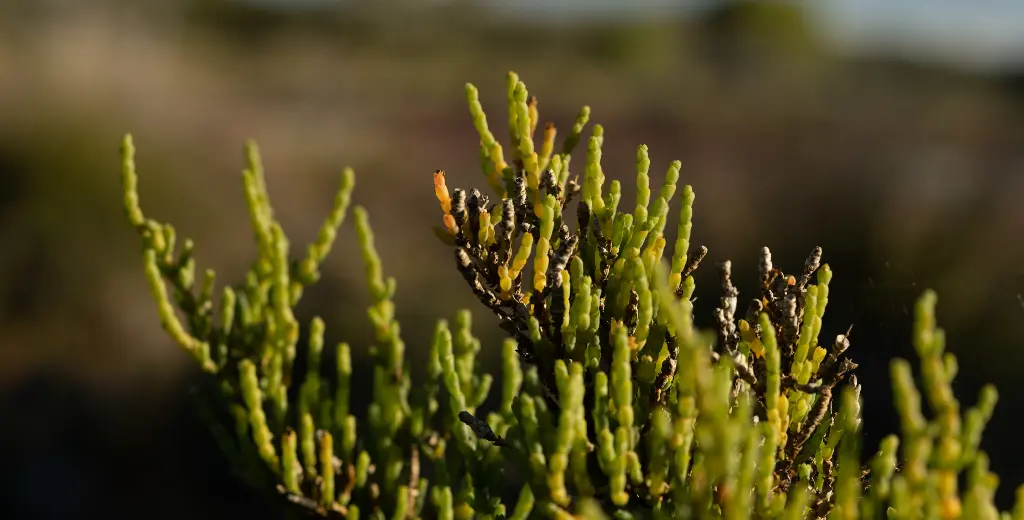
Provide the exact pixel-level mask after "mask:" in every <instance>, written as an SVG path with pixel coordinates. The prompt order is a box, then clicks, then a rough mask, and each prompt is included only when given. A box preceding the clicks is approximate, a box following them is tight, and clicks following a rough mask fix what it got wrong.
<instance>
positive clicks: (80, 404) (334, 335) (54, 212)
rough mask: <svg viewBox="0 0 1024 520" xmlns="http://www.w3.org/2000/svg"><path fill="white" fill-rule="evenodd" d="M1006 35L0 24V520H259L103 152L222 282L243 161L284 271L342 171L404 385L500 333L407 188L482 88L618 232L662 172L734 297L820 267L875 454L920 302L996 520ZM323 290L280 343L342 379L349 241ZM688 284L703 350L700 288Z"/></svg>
mask: <svg viewBox="0 0 1024 520" xmlns="http://www.w3.org/2000/svg"><path fill="white" fill-rule="evenodd" d="M1022 22H1024V9H1022V8H1020V7H1014V6H1013V5H1012V3H1011V2H997V1H975V2H969V3H966V2H965V3H954V2H925V1H910V0H908V1H905V2H885V1H882V0H877V1H866V0H856V1H854V0H848V1H839V0H836V1H832V2H824V3H810V2H808V3H802V2H789V3H764V2H760V3H734V2H703V3H691V4H685V5H681V4H678V3H676V2H670V1H667V0H665V1H662V2H650V1H648V2H637V3H625V2H614V1H611V0H604V1H589V2H588V1H585V0H576V1H570V0H563V1H561V2H540V1H529V2H512V1H499V0H487V1H485V0H461V1H440V0H437V1H391V0H375V1H368V0H366V1H356V0H347V1H342V0H330V1H329V0H320V1H315V0H304V1H298V0H292V1H286V0H276V1H274V0H260V1H256V0H248V1H242V0H237V1H228V0H173V1H172V0H166V1H162V2H129V1H125V0H103V1H101V0H93V1H72V0H63V1H62V0H7V1H5V2H3V3H0V421H2V427H0V461H3V462H2V464H0V517H3V518H20V519H30V518H45V519H50V518H60V519H70V518H87V517H88V518H93V517H122V516H123V517H125V518H151V519H162V518H168V519H169V518H195V519H203V518H211V519H213V518H217V519H220V518H225V517H234V516H241V515H248V516H249V517H250V518H275V513H274V511H273V509H272V508H269V507H267V505H266V503H264V502H261V501H260V499H258V498H256V497H255V495H253V494H252V493H251V492H250V491H249V490H247V489H245V488H243V487H241V486H240V485H239V484H237V483H236V481H235V480H234V479H233V477H232V475H231V473H230V470H229V468H227V467H226V465H225V464H224V462H223V461H222V460H221V459H220V457H219V455H218V453H217V450H216V447H215V446H214V444H213V442H212V441H211V439H210V438H209V437H208V436H207V434H206V431H205V429H204V427H203V425H202V423H201V422H200V421H199V420H198V419H197V418H196V416H195V415H194V414H193V411H192V408H191V406H190V403H189V401H188V388H189V385H190V383H191V382H192V381H193V380H194V379H193V378H194V377H195V375H196V374H195V372H196V370H195V367H193V365H192V362H191V359H190V358H188V357H187V356H185V355H184V354H183V353H182V352H180V351H179V350H178V349H177V348H176V346H175V345H174V344H172V343H171V342H170V341H169V340H168V338H167V337H165V335H164V334H163V332H162V331H161V329H160V327H159V324H158V321H157V314H156V308H155V306H154V304H153V302H152V301H151V299H150V295H149V293H148V291H147V287H146V283H145V280H144V277H143V274H142V269H141V267H142V264H141V259H140V257H139V243H138V240H137V237H136V236H135V234H134V232H133V230H132V229H131V228H130V227H129V226H128V225H127V224H126V223H125V221H124V218H123V214H122V209H121V198H120V197H121V191H120V184H119V182H120V181H119V168H120V165H119V159H118V145H119V142H120V138H121V136H122V134H123V133H124V132H128V131H130V132H132V133H133V134H134V136H135V142H136V145H137V148H138V155H137V163H138V166H139V170H140V174H141V190H142V202H143V207H144V209H145V210H146V211H147V213H149V214H150V215H151V216H155V217H157V218H159V219H162V220H165V221H170V222H173V223H175V224H176V226H177V227H178V230H179V234H180V235H185V236H190V237H192V238H193V239H194V240H195V241H196V243H197V245H198V260H199V262H200V264H201V267H212V268H214V269H216V270H217V271H218V273H219V274H220V280H221V281H225V280H227V281H232V282H233V281H237V280H238V278H239V276H240V275H241V273H243V272H244V270H245V269H246V268H247V266H248V262H249V260H250V259H251V258H252V255H253V254H254V250H253V247H252V245H251V238H252V235H251V232H250V231H249V228H248V221H247V220H248V219H247V215H246V212H245V208H244V201H243V197H242V190H241V180H240V171H241V167H242V154H241V145H242V143H243V141H244V140H245V139H246V138H250V137H251V138H255V139H256V140H257V141H258V142H259V143H260V144H261V148H262V152H263V156H264V161H265V164H266V168H267V172H268V179H267V182H268V184H269V189H270V192H271V197H272V199H273V202H274V204H275V207H276V209H277V212H278V215H279V217H280V219H281V220H282V221H283V223H284V225H285V227H286V230H287V231H288V232H289V233H290V234H291V236H292V239H293V240H292V241H293V243H294V244H299V245H301V244H303V243H306V242H308V241H309V240H311V239H312V238H313V237H314V234H315V232H316V229H317V227H318V225H319V222H320V219H321V218H322V217H323V215H325V214H326V212H327V211H328V209H329V207H330V204H331V202H332V195H331V193H332V192H333V190H334V189H335V187H336V185H337V183H338V180H339V172H340V170H341V168H342V167H343V166H346V165H351V166H353V167H354V168H355V169H356V172H357V187H356V191H355V195H354V199H355V203H357V204H361V205H364V206H365V207H367V209H368V210H369V211H370V215H371V219H372V222H373V225H374V227H375V231H376V236H377V245H378V247H379V250H380V253H381V256H382V258H383V262H384V266H385V269H386V271H387V273H388V274H390V275H393V276H395V277H396V278H397V279H398V282H399V291H398V295H397V304H398V309H399V310H398V317H399V319H400V321H401V323H402V325H403V332H404V337H405V340H406V342H407V344H408V345H409V347H410V350H411V355H412V356H414V358H422V350H423V348H424V347H425V345H426V344H427V342H428V338H429V335H430V331H431V329H432V327H433V323H434V321H435V320H436V319H438V318H442V317H445V318H451V317H452V315H453V314H454V312H455V310H456V309H458V308H460V307H468V308H471V309H476V310H478V312H477V313H476V316H477V321H476V324H475V330H476V332H477V333H478V335H479V336H481V337H482V338H483V339H484V341H485V344H487V345H490V346H492V347H494V350H492V351H490V353H488V354H485V355H486V356H487V363H489V364H490V365H491V366H493V365H494V363H493V353H494V351H495V350H496V349H497V347H498V344H499V342H500V338H501V337H500V333H499V331H498V330H497V328H496V326H495V323H494V322H493V320H492V319H491V318H490V317H489V316H487V314H486V313H485V312H482V309H480V307H479V306H478V305H477V304H476V302H475V301H474V299H473V297H472V295H471V294H470V292H469V290H468V289H467V288H466V287H465V286H464V285H463V283H462V281H461V278H460V276H459V275H458V273H457V272H456V271H455V269H454V268H453V266H452V262H451V254H450V251H449V250H448V249H447V248H446V247H444V246H442V245H441V244H440V243H438V242H437V241H436V238H435V237H434V235H433V234H432V232H431V231H430V229H429V228H430V226H431V225H432V224H435V223H437V222H439V220H440V219H439V214H438V208H437V206H436V204H437V203H436V200H435V199H434V196H433V194H432V190H431V175H430V174H431V173H432V172H433V171H434V170H435V169H438V168H443V169H445V170H447V171H448V182H449V185H450V186H456V187H465V188H469V187H474V186H479V187H485V182H484V179H483V176H482V175H481V174H480V172H479V169H478V166H477V158H476V157H477V155H476V153H477V152H476V143H477V137H476V135H475V133H474V130H473V128H472V126H471V123H470V119H469V115H468V111H467V109H466V106H465V102H464V97H463V85H464V83H465V82H466V81H471V82H474V83H475V84H477V86H479V87H480V89H481V93H482V97H483V100H484V104H485V108H488V109H490V113H491V124H492V125H493V126H495V127H497V128H501V125H503V124H504V121H505V113H504V112H503V103H504V97H503V96H504V88H503V82H504V74H505V72H506V71H508V70H515V71H517V72H518V73H519V74H520V76H521V77H522V78H523V79H524V80H525V81H526V84H527V86H528V87H529V88H530V90H531V93H533V94H536V95H537V96H538V97H539V100H540V105H539V107H540V112H541V116H542V119H543V120H545V121H549V120H550V121H554V122H555V123H556V124H558V125H559V126H560V128H563V129H565V128H567V127H568V125H570V124H571V122H572V120H573V118H574V115H575V113H576V112H577V111H578V109H579V106H580V105H582V104H589V105H590V106H591V107H592V108H593V117H592V121H594V122H599V123H601V124H603V125H605V128H606V135H607V136H608V139H607V141H606V145H605V170H606V172H607V173H608V175H609V176H610V177H612V178H619V179H623V180H624V181H625V182H624V183H623V185H624V192H625V193H624V199H625V200H626V201H630V200H632V199H631V197H632V196H633V193H634V191H633V190H634V185H633V184H632V182H631V179H632V175H633V157H634V154H635V149H636V146H637V145H638V144H641V143H646V144H647V145H649V146H650V150H651V154H652V159H653V166H652V183H660V182H661V179H662V178H663V177H664V171H665V169H666V168H667V166H668V163H669V161H670V160H673V159H680V160H681V161H682V164H683V176H682V182H685V183H689V184H692V185H693V186H694V189H695V191H696V194H697V199H696V210H695V211H696V213H695V218H694V220H695V222H694V235H693V237H694V241H695V242H696V243H697V244H706V245H707V246H708V247H709V248H710V251H711V252H710V256H709V259H708V260H710V261H713V262H721V261H723V260H726V259H731V260H732V261H733V265H734V272H735V273H736V279H737V281H738V283H739V284H740V289H741V296H742V295H743V294H750V290H749V288H751V287H752V283H753V274H754V272H755V271H756V264H757V253H758V250H759V248H760V247H761V246H762V245H767V246H770V247H771V248H772V250H773V252H774V257H775V261H776V264H777V265H780V266H782V267H783V268H785V269H788V270H796V269H797V268H799V266H800V265H802V262H803V259H804V257H805V256H806V255H807V253H808V252H809V251H810V250H811V249H812V248H813V247H814V246H816V245H821V246H823V248H824V251H825V260H826V261H827V262H828V263H829V264H831V266H832V267H833V269H834V271H835V273H836V274H835V278H834V279H833V282H832V290H831V297H830V311H829V312H828V313H827V315H826V316H827V319H826V323H825V326H824V329H825V330H824V332H823V336H824V337H832V336H833V335H834V334H836V333H839V332H842V331H844V330H845V329H846V328H847V326H848V325H850V324H851V323H852V324H854V329H853V335H852V340H853V345H854V346H853V350H852V355H853V356H854V357H855V359H856V360H857V361H858V362H860V363H861V368H860V374H861V380H862V381H863V383H864V396H865V400H866V412H865V413H866V426H865V430H866V434H867V440H868V443H867V447H868V448H870V449H873V448H874V445H875V443H877V441H878V439H879V438H880V437H881V436H883V435H885V434H887V433H890V432H893V431H897V428H898V423H897V422H896V418H895V414H894V412H893V411H892V406H891V404H890V403H891V399H892V395H891V392H890V389H889V384H888V362H889V360H890V359H892V358H893V357H894V356H911V357H912V356H913V353H912V350H911V348H910V340H909V337H910V336H909V334H910V320H911V315H912V309H913V302H914V299H915V298H916V297H917V296H918V295H919V294H920V293H921V291H922V290H923V289H925V288H929V287H930V288H934V289H936V290H938V292H939V295H940V300H939V317H940V322H941V324H942V325H943V326H944V327H945V328H946V329H947V331H948V338H949V348H950V350H952V351H953V352H955V353H956V354H957V355H958V356H959V358H960V367H961V369H960V376H959V379H958V382H957V384H956V388H957V392H958V396H959V397H960V398H961V399H962V401H963V402H964V403H965V404H972V403H973V402H974V400H975V396H976V394H977V391H978V389H979V388H980V386H981V385H982V384H984V383H986V382H994V383H996V384H998V385H999V388H1000V390H1001V394H1002V397H1001V401H1000V403H999V406H998V408H997V411H996V415H995V417H994V419H993V421H992V423H991V425H990V427H989V430H988V434H987V436H986V437H985V442H984V448H985V449H987V450H988V451H989V453H991V454H992V459H993V460H992V466H993V468H994V469H995V470H996V471H998V472H999V473H1000V475H1001V476H1002V487H1001V489H1000V493H999V498H1000V502H1001V504H1002V505H1003V506H1004V507H1007V506H1008V503H1009V502H1008V499H1009V498H1010V497H1011V494H1012V490H1013V488H1014V487H1016V486H1017V485H1018V484H1020V483H1022V482H1024V454H1021V452H1020V449H1019V436H1020V431H1021V430H1019V427H1018V426H1017V421H1019V420H1020V419H1019V418H1020V415H1021V414H1022V413H1024V393H1022V392H1019V391H1018V388H1019V384H1020V378H1021V372H1020V371H1021V368H1020V367H1021V366H1024V349H1022V348H1021V347H1024V331H1022V328H1021V326H1020V324H1021V323H1022V322H1024V302H1022V300H1021V298H1022V296H1021V293H1022V292H1024V74H1022V73H1024V33H1021V32H1020V30H1019V28H1020V27H1021V26H1022V25H1021V23H1022ZM669 229H674V223H670V224H669ZM324 270H325V277H324V280H323V281H322V282H321V284H320V285H318V286H317V287H316V288H315V289H314V290H311V291H310V292H308V293H307V294H308V296H307V297H306V298H305V299H304V300H303V303H302V305H301V308H300V309H299V310H300V315H301V317H302V318H303V319H304V320H308V318H310V317H311V316H313V315H315V314H318V315H321V316H323V317H324V318H325V320H326V322H327V323H328V338H327V339H328V341H329V342H335V341H339V340H341V339H345V340H348V341H350V342H351V343H352V344H353V345H355V346H356V347H357V354H359V356H360V358H361V359H364V357H365V352H366V345H367V344H368V342H369V341H370V338H371V336H370V330H369V326H368V323H367V321H366V319H365V316H366V313H365V308H366V306H367V304H368V302H369V299H368V297H367V290H366V288H365V283H364V281H363V278H362V267H361V263H360V258H359V254H358V249H357V247H356V242H355V233H354V231H353V229H352V227H351V225H346V226H345V228H344V229H343V230H342V231H341V234H340V238H339V241H338V244H337V246H336V248H335V251H334V252H333V254H332V255H331V256H330V257H329V259H328V261H327V264H326V266H325V268H324ZM697 286H698V292H697V294H698V301H697V312H698V319H699V320H700V321H701V322H702V323H708V322H709V319H710V317H711V309H712V307H713V305H714V302H715V301H716V295H717V293H716V287H717V275H716V272H715V269H713V264H712V263H711V262H708V263H707V264H706V265H705V267H704V268H702V269H701V270H699V271H698V274H697ZM357 362H361V361H359V360H357ZM226 515H227V516H226Z"/></svg>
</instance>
